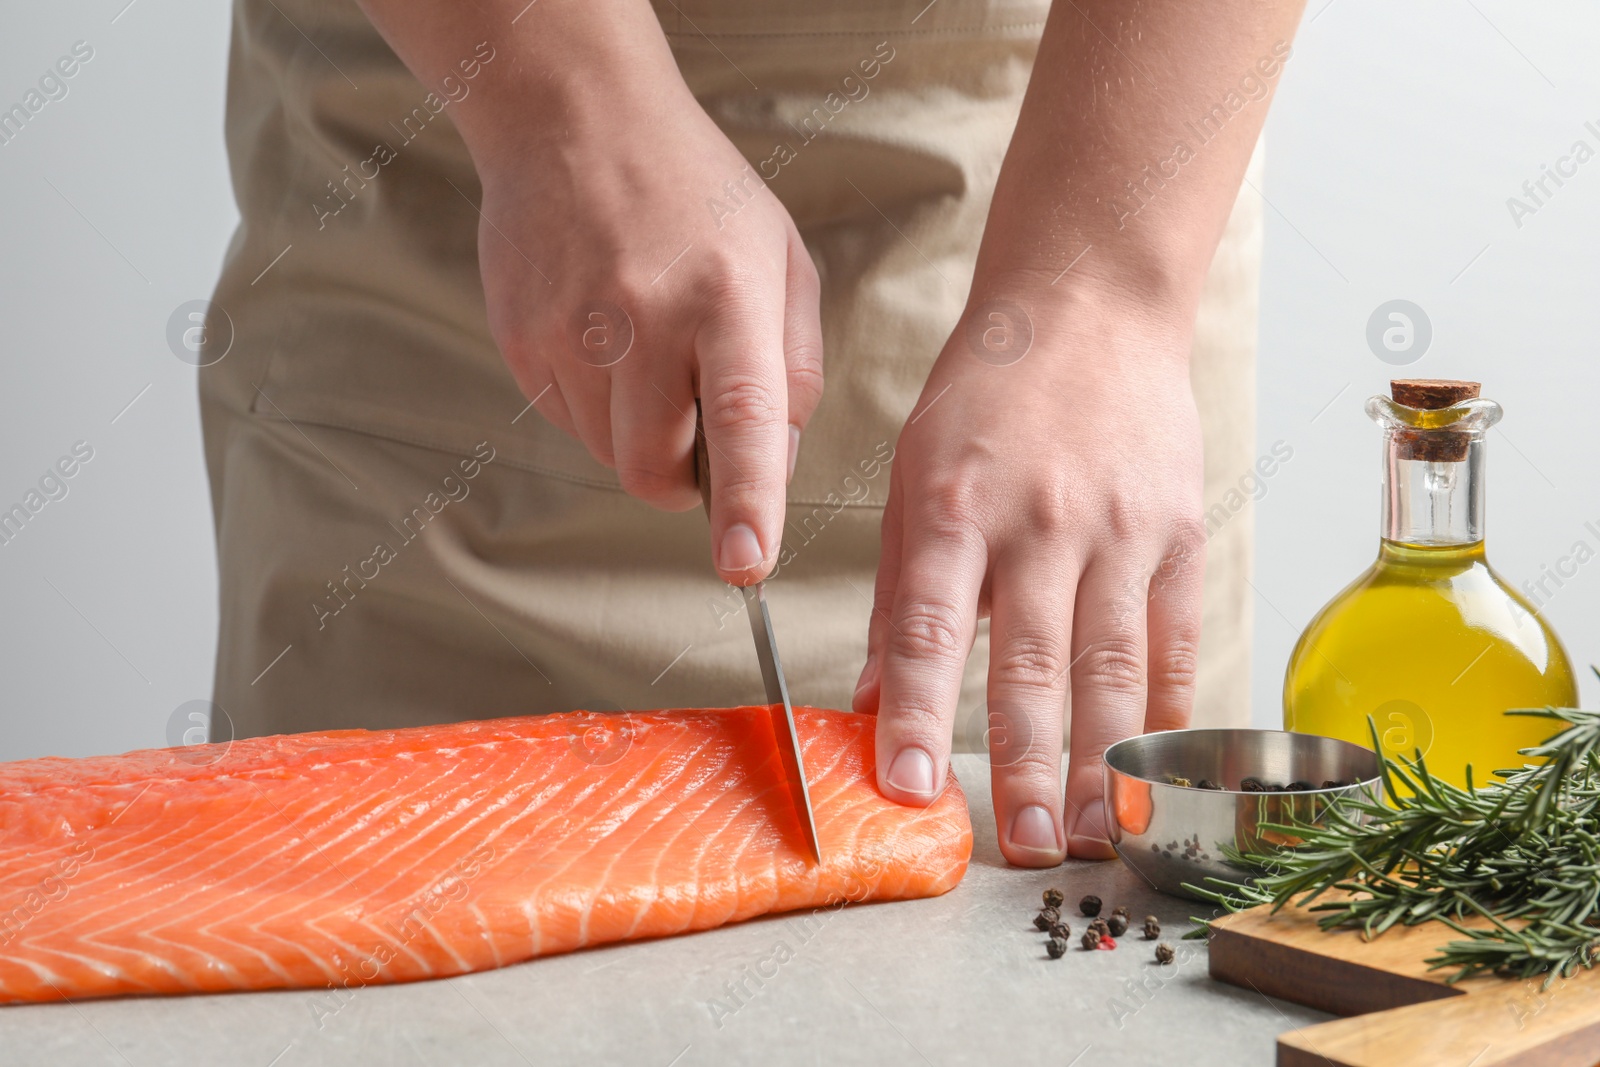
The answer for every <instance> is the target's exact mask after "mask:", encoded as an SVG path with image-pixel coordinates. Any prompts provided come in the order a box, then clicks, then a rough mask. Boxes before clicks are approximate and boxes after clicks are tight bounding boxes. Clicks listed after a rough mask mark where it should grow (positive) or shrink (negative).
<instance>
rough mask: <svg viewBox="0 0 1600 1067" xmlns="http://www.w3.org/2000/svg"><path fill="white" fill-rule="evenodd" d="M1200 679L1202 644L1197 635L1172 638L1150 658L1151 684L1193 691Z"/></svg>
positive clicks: (1181, 635)
mask: <svg viewBox="0 0 1600 1067" xmlns="http://www.w3.org/2000/svg"><path fill="white" fill-rule="evenodd" d="M1199 677H1200V644H1199V641H1197V640H1196V638H1195V635H1193V634H1189V633H1185V634H1180V635H1177V636H1174V637H1172V638H1171V639H1169V640H1168V642H1167V644H1166V647H1165V648H1163V649H1161V650H1160V651H1159V652H1156V653H1155V654H1153V655H1152V656H1151V657H1150V683H1151V685H1152V686H1162V687H1164V688H1168V689H1180V690H1182V689H1193V688H1194V685H1195V682H1196V681H1197V680H1198V678H1199Z"/></svg>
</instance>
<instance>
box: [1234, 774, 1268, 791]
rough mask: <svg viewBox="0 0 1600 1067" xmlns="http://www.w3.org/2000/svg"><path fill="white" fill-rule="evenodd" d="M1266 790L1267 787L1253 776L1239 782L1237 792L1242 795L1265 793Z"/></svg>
mask: <svg viewBox="0 0 1600 1067" xmlns="http://www.w3.org/2000/svg"><path fill="white" fill-rule="evenodd" d="M1266 789H1267V787H1266V785H1264V784H1263V783H1262V781H1261V779H1259V778H1257V777H1255V776H1254V775H1251V776H1250V777H1248V778H1244V779H1242V780H1240V782H1239V790H1240V792H1243V793H1264V792H1266Z"/></svg>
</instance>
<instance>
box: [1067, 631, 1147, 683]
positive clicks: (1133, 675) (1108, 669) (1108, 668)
mask: <svg viewBox="0 0 1600 1067" xmlns="http://www.w3.org/2000/svg"><path fill="white" fill-rule="evenodd" d="M1075 670H1076V672H1077V676H1078V678H1079V679H1080V680H1081V681H1083V682H1084V683H1085V684H1087V685H1091V686H1096V687H1099V688H1103V689H1111V690H1116V691H1120V692H1127V691H1130V690H1136V689H1139V688H1141V687H1142V686H1144V684H1145V662H1144V655H1143V649H1141V648H1140V647H1139V641H1138V640H1137V639H1136V638H1134V637H1133V636H1132V635H1131V634H1126V633H1119V634H1110V635H1106V636H1102V637H1100V638H1097V639H1096V640H1094V641H1092V642H1090V643H1089V645H1088V646H1087V647H1085V648H1084V650H1083V652H1082V654H1081V655H1080V656H1079V659H1078V665H1077V667H1076V668H1075Z"/></svg>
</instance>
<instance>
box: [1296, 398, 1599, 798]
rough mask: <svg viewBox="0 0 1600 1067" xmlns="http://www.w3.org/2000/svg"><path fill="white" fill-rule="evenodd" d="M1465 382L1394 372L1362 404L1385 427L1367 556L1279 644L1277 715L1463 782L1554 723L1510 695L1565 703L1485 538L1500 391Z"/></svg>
mask: <svg viewBox="0 0 1600 1067" xmlns="http://www.w3.org/2000/svg"><path fill="white" fill-rule="evenodd" d="M1478 392H1479V390H1478V384H1477V383H1476V382H1450V381H1396V382H1393V383H1391V393H1392V398H1391V397H1385V396H1374V397H1372V398H1371V399H1370V400H1368V401H1367V414H1368V415H1369V416H1371V417H1372V419H1373V420H1374V421H1375V422H1377V423H1378V424H1379V425H1380V426H1381V427H1382V428H1383V436H1384V467H1383V527H1382V540H1381V541H1380V542H1379V545H1378V558H1377V561H1376V562H1375V563H1373V565H1372V566H1371V567H1370V568H1368V569H1367V571H1366V573H1364V574H1362V575H1361V576H1360V577H1359V578H1357V579H1356V580H1355V581H1354V582H1352V583H1351V584H1350V585H1349V586H1348V587H1346V588H1345V590H1344V591H1343V592H1341V593H1340V594H1339V595H1338V596H1336V597H1334V598H1333V600H1332V601H1330V602H1329V603H1328V605H1327V606H1326V607H1324V608H1323V609H1322V610H1321V611H1320V612H1318V613H1317V616H1316V618H1314V619H1313V620H1312V621H1311V625H1309V626H1307V627H1306V630H1305V632H1304V633H1303V634H1301V636H1300V640H1299V642H1298V643H1297V644H1296V645H1295V649H1294V653H1293V655H1291V656H1290V658H1289V668H1288V672H1287V674H1286V675H1285V677H1284V683H1283V720H1284V727H1285V728H1286V729H1289V730H1296V731H1300V732H1302V733H1312V734H1324V735H1326V736H1329V737H1338V738H1343V739H1345V740H1347V741H1355V742H1357V743H1360V744H1365V745H1370V744H1371V733H1370V732H1369V730H1368V726H1367V719H1368V717H1369V716H1370V717H1371V719H1372V721H1373V723H1374V724H1375V725H1376V726H1377V730H1378V737H1379V744H1380V747H1381V749H1382V751H1383V753H1384V754H1385V755H1390V756H1392V755H1395V754H1404V755H1406V756H1414V755H1415V753H1416V751H1417V750H1419V749H1420V750H1421V751H1422V753H1423V755H1424V757H1425V758H1426V760H1427V764H1428V769H1429V770H1430V771H1431V772H1432V773H1433V774H1434V775H1435V776H1436V777H1439V778H1443V779H1445V780H1447V781H1451V782H1454V783H1456V784H1458V785H1464V784H1465V783H1466V780H1467V769H1468V767H1469V766H1470V767H1471V769H1472V770H1471V773H1472V781H1473V782H1474V783H1476V784H1479V785H1482V784H1484V783H1485V782H1488V781H1492V780H1493V779H1492V778H1491V775H1492V774H1493V772H1494V771H1496V770H1499V769H1502V768H1508V767H1520V766H1522V764H1523V762H1524V761H1523V757H1521V756H1519V755H1518V754H1517V750H1518V749H1519V748H1526V747H1528V746H1530V745H1536V744H1538V743H1539V742H1541V741H1543V740H1545V739H1546V738H1547V737H1549V736H1550V735H1552V734H1553V733H1555V731H1556V729H1557V728H1559V726H1560V725H1561V724H1560V723H1554V722H1552V721H1550V720H1548V719H1540V718H1530V717H1526V716H1507V715H1505V714H1504V712H1505V711H1506V709H1508V708H1540V707H1545V706H1546V705H1551V706H1555V707H1573V706H1575V705H1576V703H1577V696H1578V694H1577V687H1576V685H1575V684H1574V681H1573V675H1572V667H1571V664H1570V663H1569V662H1568V660H1567V655H1566V652H1565V651H1563V649H1562V647H1561V642H1560V641H1559V640H1558V639H1557V638H1556V635H1555V633H1554V632H1553V631H1552V630H1551V629H1550V627H1549V626H1548V625H1547V624H1546V623H1545V621H1544V619H1542V618H1541V617H1540V616H1539V614H1538V612H1537V610H1536V609H1535V608H1534V607H1533V605H1532V604H1530V603H1528V601H1527V600H1526V599H1524V598H1523V597H1522V596H1520V595H1518V594H1517V593H1516V592H1515V591H1513V590H1512V589H1511V587H1510V586H1509V585H1507V584H1506V583H1505V582H1504V581H1503V580H1502V579H1501V578H1500V576H1499V575H1498V574H1496V573H1495V571H1494V570H1493V569H1492V568H1491V567H1490V566H1489V562H1488V559H1487V558H1486V557H1485V555H1484V548H1483V497H1484V492H1483V490H1484V468H1483V456H1484V444H1485V442H1484V437H1485V435H1486V434H1487V433H1488V430H1489V428H1490V427H1491V426H1493V425H1494V424H1495V423H1496V422H1498V421H1500V415H1501V410H1500V406H1499V405H1498V404H1496V403H1495V402H1494V401H1492V400H1485V399H1481V398H1479V396H1478Z"/></svg>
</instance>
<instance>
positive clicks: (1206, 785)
mask: <svg viewBox="0 0 1600 1067" xmlns="http://www.w3.org/2000/svg"><path fill="white" fill-rule="evenodd" d="M1195 784H1196V785H1197V786H1198V787H1199V788H1201V789H1221V788H1222V787H1221V786H1220V785H1218V784H1217V783H1216V782H1213V781H1212V780H1211V779H1209V778H1202V779H1200V781H1199V782H1197V783H1195Z"/></svg>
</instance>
